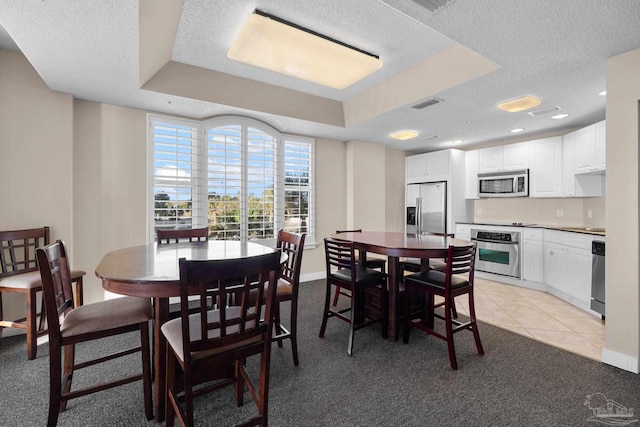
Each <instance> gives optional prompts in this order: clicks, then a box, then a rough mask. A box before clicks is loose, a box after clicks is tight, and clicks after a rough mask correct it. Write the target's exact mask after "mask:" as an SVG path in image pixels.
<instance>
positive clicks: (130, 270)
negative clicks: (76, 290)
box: [96, 240, 287, 421]
mask: <svg viewBox="0 0 640 427" xmlns="http://www.w3.org/2000/svg"><path fill="white" fill-rule="evenodd" d="M274 250H275V249H274V248H270V247H267V246H263V245H260V244H257V243H252V242H248V243H241V242H239V241H231V240H209V241H208V242H184V243H169V244H162V245H158V244H156V243H151V244H148V245H142V246H133V247H128V248H124V249H118V250H115V251H112V252H109V253H107V254H106V255H105V256H104V257H103V258H102V261H100V264H98V267H97V268H96V276H98V277H99V278H100V279H102V287H103V288H104V289H106V290H108V291H110V292H114V293H117V294H122V295H130V296H138V297H147V298H152V299H153V306H154V322H153V325H154V326H153V343H154V344H153V363H154V384H155V389H154V399H153V404H154V414H155V418H156V421H162V420H164V407H165V390H164V386H165V375H166V370H165V368H166V353H165V347H166V341H165V340H164V338H163V336H162V332H161V331H160V327H161V326H162V324H163V323H165V322H166V321H167V320H168V319H169V298H170V297H178V296H180V271H179V267H178V260H179V259H180V258H186V259H187V260H216V259H218V260H219V259H237V258H247V257H252V256H258V255H264V254H268V253H272V252H273V251H274ZM282 257H283V259H281V262H284V261H286V258H287V255H286V254H283V255H282Z"/></svg>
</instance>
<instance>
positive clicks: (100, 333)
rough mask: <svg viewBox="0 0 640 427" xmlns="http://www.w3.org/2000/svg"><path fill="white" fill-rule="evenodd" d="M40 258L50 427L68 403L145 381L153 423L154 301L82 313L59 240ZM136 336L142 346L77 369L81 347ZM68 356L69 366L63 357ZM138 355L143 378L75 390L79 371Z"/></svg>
mask: <svg viewBox="0 0 640 427" xmlns="http://www.w3.org/2000/svg"><path fill="white" fill-rule="evenodd" d="M36 253H37V259H38V265H39V270H40V275H41V277H42V287H43V292H44V302H45V305H46V315H47V323H48V327H49V329H48V331H49V416H48V420H47V426H48V427H54V426H56V425H57V423H58V417H59V414H60V412H62V411H64V410H65V409H66V405H67V401H69V400H71V399H75V398H77V397H81V396H85V395H88V394H91V393H95V392H98V391H102V390H106V389H109V388H113V387H117V386H120V385H123V384H128V383H131V382H134V381H139V380H142V384H143V400H144V409H145V415H146V417H147V420H151V419H152V418H153V409H152V407H151V364H150V350H149V348H150V347H149V320H151V318H152V313H153V310H152V308H151V302H150V300H149V299H148V298H137V297H123V298H116V299H112V300H106V301H102V302H97V303H94V304H87V305H82V306H79V307H76V306H75V304H74V302H73V297H72V290H71V278H70V272H69V261H68V257H67V252H66V250H65V246H64V243H63V242H62V241H60V240H58V241H57V242H56V243H53V244H51V245H48V246H45V247H44V248H38V249H37V250H36ZM133 331H139V332H140V346H138V347H134V348H130V349H127V350H122V351H116V352H114V353H111V354H109V355H106V356H102V357H95V358H93V359H91V360H86V361H83V362H80V363H76V361H75V346H76V344H81V343H85V342H88V341H93V340H97V339H101V338H105V337H110V336H114V335H120V334H124V333H129V332H133ZM63 351H64V363H63V360H62V357H61V353H62V352H63ZM138 351H139V352H141V353H142V360H141V361H142V373H140V374H135V375H131V376H128V377H124V378H120V379H117V380H110V381H107V382H103V383H101V384H95V385H90V386H87V387H85V388H82V389H79V390H71V386H72V384H71V383H72V380H73V375H74V373H75V371H77V370H79V369H83V368H86V367H89V366H93V365H96V364H98V363H102V362H106V361H109V360H113V359H115V358H119V357H122V356H127V355H130V354H132V353H135V352H138ZM96 356H97V355H96ZM123 397H124V396H123Z"/></svg>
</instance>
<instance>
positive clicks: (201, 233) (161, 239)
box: [156, 227, 209, 245]
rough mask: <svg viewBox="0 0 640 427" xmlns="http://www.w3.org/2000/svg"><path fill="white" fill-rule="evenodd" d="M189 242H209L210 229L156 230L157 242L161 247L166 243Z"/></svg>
mask: <svg viewBox="0 0 640 427" xmlns="http://www.w3.org/2000/svg"><path fill="white" fill-rule="evenodd" d="M187 239H188V240H189V242H205V241H207V240H209V228H207V227H203V228H185V229H177V230H162V229H157V230H156V241H157V242H158V244H159V245H161V244H165V243H178V242H180V241H184V240H187Z"/></svg>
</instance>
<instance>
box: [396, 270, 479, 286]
mask: <svg viewBox="0 0 640 427" xmlns="http://www.w3.org/2000/svg"><path fill="white" fill-rule="evenodd" d="M445 279H446V274H445V273H444V272H442V271H438V270H429V271H427V272H422V273H416V274H411V275H409V276H405V278H404V280H405V282H413V283H419V284H422V285H427V286H431V287H435V288H441V289H443V290H444V284H445ZM465 286H469V281H468V280H467V278H466V277H464V276H458V275H453V276H452V277H451V289H459V288H462V287H465Z"/></svg>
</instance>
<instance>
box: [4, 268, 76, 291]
mask: <svg viewBox="0 0 640 427" xmlns="http://www.w3.org/2000/svg"><path fill="white" fill-rule="evenodd" d="M85 274H87V273H86V272H85V271H82V270H71V280H72V281H73V280H75V279H78V278H79V277H82V276H84V275H85ZM2 287H4V288H16V289H25V290H26V289H33V288H41V287H42V279H41V278H40V271H39V270H36V271H29V272H28V273H21V274H14V275H13V276H6V277H3V278H1V279H0V288H2Z"/></svg>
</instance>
